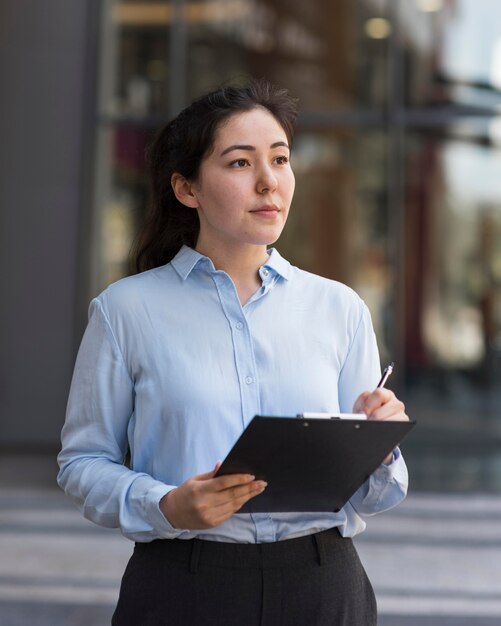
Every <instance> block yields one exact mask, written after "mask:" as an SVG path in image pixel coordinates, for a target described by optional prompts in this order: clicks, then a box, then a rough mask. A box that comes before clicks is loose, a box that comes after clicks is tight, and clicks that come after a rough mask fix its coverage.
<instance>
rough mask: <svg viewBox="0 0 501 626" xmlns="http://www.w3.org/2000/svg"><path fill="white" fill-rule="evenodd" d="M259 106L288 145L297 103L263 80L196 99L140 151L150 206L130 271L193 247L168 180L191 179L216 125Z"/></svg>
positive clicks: (191, 222)
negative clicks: (147, 176)
mask: <svg viewBox="0 0 501 626" xmlns="http://www.w3.org/2000/svg"><path fill="white" fill-rule="evenodd" d="M259 107H262V108H264V109H267V110H268V111H269V112H270V113H271V114H272V115H273V116H274V117H275V119H276V120H277V122H278V123H279V124H280V125H281V126H282V128H283V129H284V131H285V134H286V136H287V139H288V141H289V145H290V146H292V140H293V136H294V127H295V123H296V119H297V101H296V99H294V98H292V97H291V96H290V95H289V93H288V91H287V90H285V89H282V88H280V87H277V86H275V85H272V84H271V83H269V82H268V81H266V80H263V79H261V80H255V79H252V80H250V81H249V82H248V83H247V84H245V85H244V86H238V85H233V86H231V85H230V86H223V87H220V88H219V89H217V90H216V91H213V92H211V93H208V94H207V95H205V96H202V97H201V98H198V99H197V100H195V101H194V102H193V103H192V104H190V105H189V106H188V107H187V108H185V109H184V110H183V111H181V113H179V115H178V116H177V117H176V118H175V119H173V120H172V121H171V122H169V123H168V124H167V125H166V126H164V127H163V128H161V129H160V130H159V131H158V132H157V133H156V135H155V137H154V138H153V141H152V143H151V145H150V146H149V147H148V149H147V152H146V162H147V166H148V168H149V174H150V180H151V204H150V208H149V213H148V215H147V217H146V220H145V222H144V225H143V227H142V229H141V230H140V232H139V234H138V236H137V238H136V242H135V244H134V247H133V249H132V253H131V265H132V268H131V269H132V272H133V273H139V272H143V271H145V270H148V269H152V268H154V267H159V266H160V265H164V264H165V263H168V262H169V261H170V260H171V259H173V258H174V256H175V255H176V254H177V253H178V252H179V250H180V248H181V247H182V246H183V245H187V246H190V247H192V248H194V247H195V245H196V242H197V238H198V233H199V229H200V223H199V220H198V214H197V212H196V211H195V210H193V209H189V208H188V207H186V206H184V205H183V204H182V203H181V202H179V200H178V199H177V198H176V196H175V195H174V191H173V189H172V186H171V177H172V175H173V174H174V173H179V174H181V175H182V176H184V177H185V178H186V179H187V180H190V181H196V180H197V177H198V174H199V170H200V164H201V162H202V160H203V158H204V156H206V155H207V154H209V153H210V151H211V150H212V148H213V145H214V139H215V134H216V131H217V130H218V128H219V127H220V126H221V124H222V123H223V122H224V121H225V120H227V119H228V118H229V117H231V116H232V115H234V114H236V113H242V112H245V111H251V110H252V109H255V108H259Z"/></svg>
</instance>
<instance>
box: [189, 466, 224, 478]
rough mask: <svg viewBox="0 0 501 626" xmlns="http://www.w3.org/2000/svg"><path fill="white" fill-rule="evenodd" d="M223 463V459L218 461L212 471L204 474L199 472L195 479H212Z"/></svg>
mask: <svg viewBox="0 0 501 626" xmlns="http://www.w3.org/2000/svg"><path fill="white" fill-rule="evenodd" d="M222 464H223V462H222V461H217V463H216V465H215V466H214V469H211V471H210V472H205V473H204V474H198V476H195V477H194V478H195V480H210V479H211V478H214V476H215V475H216V474H217V471H218V469H219V468H220V467H221V465H222Z"/></svg>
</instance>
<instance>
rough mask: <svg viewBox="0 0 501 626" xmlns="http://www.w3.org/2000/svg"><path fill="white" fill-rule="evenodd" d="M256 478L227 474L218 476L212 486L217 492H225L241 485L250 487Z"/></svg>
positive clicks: (251, 475)
mask: <svg viewBox="0 0 501 626" xmlns="http://www.w3.org/2000/svg"><path fill="white" fill-rule="evenodd" d="M255 479H256V477H255V476H254V475H253V474H226V475H225V476H217V477H216V478H214V479H213V480H212V481H211V486H212V487H213V488H214V489H215V490H216V491H224V490H225V489H231V488H232V487H239V486H240V485H248V484H249V483H251V482H252V481H254V480H255Z"/></svg>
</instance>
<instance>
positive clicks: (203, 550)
mask: <svg viewBox="0 0 501 626" xmlns="http://www.w3.org/2000/svg"><path fill="white" fill-rule="evenodd" d="M350 549H353V546H352V541H351V539H350V538H345V537H341V535H340V534H339V531H338V529H337V528H331V529H329V530H324V531H322V532H320V533H315V534H312V535H305V536H303V537H298V538H296V539H285V540H283V541H276V542H273V543H225V542H221V541H205V540H202V539H156V540H154V541H152V542H150V543H136V546H135V550H134V552H135V555H136V556H141V555H142V556H144V557H148V556H150V557H153V558H160V559H168V560H171V561H176V562H179V563H185V564H187V565H188V566H189V569H190V571H192V572H195V571H197V569H198V567H199V566H203V565H208V566H211V567H227V568H237V569H267V568H273V567H294V566H302V567H304V566H305V565H307V564H308V563H311V564H320V565H324V564H325V563H328V562H329V561H331V560H333V559H335V558H336V556H339V552H340V551H345V550H350Z"/></svg>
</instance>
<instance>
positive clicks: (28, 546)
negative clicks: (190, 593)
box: [0, 484, 501, 626]
mask: <svg viewBox="0 0 501 626" xmlns="http://www.w3.org/2000/svg"><path fill="white" fill-rule="evenodd" d="M368 521H369V524H368V529H367V531H366V532H365V533H364V534H362V535H361V536H360V537H359V538H358V539H357V540H356V543H357V547H358V550H359V553H360V556H361V558H362V561H363V562H364V564H365V566H366V568H367V571H368V573H369V576H370V578H371V580H372V582H373V584H374V588H375V590H376V595H377V598H378V606H379V613H380V621H379V624H380V626H466V625H468V626H494V624H497V625H499V624H501V523H500V521H501V497H499V496H498V497H488V496H481V495H465V496H451V495H441V494H435V495H423V494H411V495H410V496H409V497H408V499H407V500H406V502H405V503H403V504H402V505H401V506H400V507H398V508H397V509H395V510H394V511H392V512H389V513H386V514H384V515H380V516H376V517H374V518H371V519H370V520H368ZM131 550H132V544H131V543H130V542H129V541H127V540H126V539H124V538H123V537H122V536H121V535H120V533H119V532H118V531H113V530H106V529H102V528H99V527H97V526H95V525H93V524H92V523H90V522H88V521H86V520H84V519H82V518H81V517H80V514H79V513H78V512H77V511H76V510H75V509H74V507H73V505H72V504H71V503H70V502H68V501H67V500H66V499H65V497H64V495H63V494H62V493H60V492H59V490H58V489H57V488H51V487H47V486H45V484H44V486H39V487H37V488H28V487H26V485H21V486H15V485H11V486H5V485H4V486H2V487H0V555H1V557H0V624H1V625H2V626H25V625H28V624H29V625H30V626H49V625H50V626H63V625H64V626H105V625H109V623H110V616H111V613H112V611H113V607H114V604H115V602H116V598H117V592H118V587H119V583H120V578H121V575H122V572H123V570H124V567H125V564H126V562H127V560H128V558H129V556H130V553H131Z"/></svg>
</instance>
